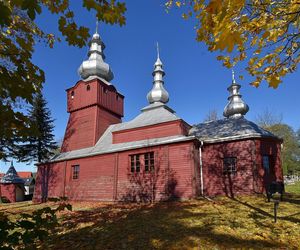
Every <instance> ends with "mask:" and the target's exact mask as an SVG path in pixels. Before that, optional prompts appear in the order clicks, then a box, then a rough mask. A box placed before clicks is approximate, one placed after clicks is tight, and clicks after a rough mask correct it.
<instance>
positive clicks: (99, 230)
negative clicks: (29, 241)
mask: <svg viewBox="0 0 300 250" xmlns="http://www.w3.org/2000/svg"><path fill="white" fill-rule="evenodd" d="M198 207H199V204H188V203H181V202H169V203H159V204H154V205H137V204H136V205H122V204H115V205H111V206H110V205H108V206H106V207H103V208H98V209H94V210H90V211H78V212H74V213H72V215H70V216H66V217H65V218H64V222H63V225H62V228H63V229H65V230H67V232H66V233H65V234H62V235H57V236H55V237H54V238H52V239H50V240H49V241H48V242H46V243H45V245H44V246H43V247H45V248H47V249H49V248H50V249H76V248H78V249H79V248H80V249H81V248H82V249H189V248H192V247H199V248H204V249H205V248H207V247H212V248H214V247H218V246H219V247H221V248H235V247H245V248H282V247H285V246H286V245H284V244H283V243H279V242H271V241H268V240H267V239H246V237H245V238H243V239H242V238H238V237H236V236H235V235H234V234H230V232H226V230H224V232H220V231H217V230H215V226H216V225H218V223H219V221H218V220H214V218H218V216H220V215H219V214H218V212H217V211H208V212H203V213H202V212H193V209H194V208H198ZM201 211H202V210H201ZM206 216H207V218H206ZM210 216H211V217H210ZM199 218H200V219H201V218H202V220H199ZM195 222H196V223H195ZM80 223H87V224H88V226H86V227H84V228H80V226H79V225H80ZM89 223H91V224H89ZM76 227H77V228H76ZM78 227H79V228H78ZM62 228H61V229H62ZM61 229H60V230H61Z"/></svg>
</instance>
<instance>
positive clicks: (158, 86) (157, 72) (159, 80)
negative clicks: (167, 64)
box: [147, 43, 169, 104]
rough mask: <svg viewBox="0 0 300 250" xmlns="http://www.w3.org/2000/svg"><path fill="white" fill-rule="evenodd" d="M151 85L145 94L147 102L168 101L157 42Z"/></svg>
mask: <svg viewBox="0 0 300 250" xmlns="http://www.w3.org/2000/svg"><path fill="white" fill-rule="evenodd" d="M152 75H153V78H154V79H153V87H152V89H151V91H150V92H149V93H148V95H147V99H148V102H149V103H150V104H152V103H164V104H165V103H167V102H168V101H169V93H168V92H167V91H166V89H165V88H164V80H163V77H164V75H165V72H164V70H163V64H162V62H161V60H160V57H159V46H158V43H157V59H156V62H155V64H154V70H153V73H152Z"/></svg>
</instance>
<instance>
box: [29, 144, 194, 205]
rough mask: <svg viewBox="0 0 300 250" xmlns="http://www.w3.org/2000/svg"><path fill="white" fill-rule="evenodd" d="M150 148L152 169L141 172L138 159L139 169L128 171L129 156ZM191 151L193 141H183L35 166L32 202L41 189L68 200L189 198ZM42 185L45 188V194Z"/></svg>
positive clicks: (192, 187) (192, 195) (41, 192)
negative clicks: (75, 171) (75, 170)
mask: <svg viewBox="0 0 300 250" xmlns="http://www.w3.org/2000/svg"><path fill="white" fill-rule="evenodd" d="M150 151H151V152H154V154H155V172H153V173H145V171H144V165H143V162H141V163H142V164H141V172H140V173H131V172H130V162H129V156H130V155H131V154H143V153H145V152H150ZM193 152H194V144H193V142H185V143H177V144H170V145H165V146H157V147H151V148H150V147H149V148H143V149H138V150H131V151H125V152H120V153H115V154H106V155H99V156H93V157H88V158H81V159H77V160H70V161H67V162H59V163H53V164H51V165H49V166H39V167H38V174H37V182H36V189H35V193H34V201H41V200H42V197H43V192H44V195H48V197H59V196H67V197H68V198H69V199H70V200H103V201H113V200H135V201H140V200H147V199H148V200H149V199H153V198H155V200H162V199H168V198H183V199H186V198H191V197H194V196H195V194H196V190H195V185H196V183H195V182H196V180H195V178H193V175H194V173H195V171H197V166H195V164H194V163H195V161H194V159H193ZM77 164H78V165H80V173H79V179H75V180H73V179H72V172H71V169H72V165H77ZM45 167H46V168H47V170H44V169H45ZM54 173H55V174H54ZM45 174H46V176H45ZM45 182H46V184H45ZM42 187H47V188H48V194H47V193H45V191H46V190H45V188H44V189H43V188H42Z"/></svg>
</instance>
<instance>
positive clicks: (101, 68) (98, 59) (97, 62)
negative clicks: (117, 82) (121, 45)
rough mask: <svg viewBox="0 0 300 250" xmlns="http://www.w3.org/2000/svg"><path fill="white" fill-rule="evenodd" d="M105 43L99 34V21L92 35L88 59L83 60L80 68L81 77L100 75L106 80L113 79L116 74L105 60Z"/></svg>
mask: <svg viewBox="0 0 300 250" xmlns="http://www.w3.org/2000/svg"><path fill="white" fill-rule="evenodd" d="M104 49H105V45H104V43H103V42H102V40H101V38H100V35H99V34H98V21H97V22H96V32H95V34H94V35H93V37H92V40H91V46H90V49H89V52H88V57H89V58H88V59H87V60H85V61H83V62H82V64H81V65H80V67H79V69H78V73H79V75H80V77H81V78H82V79H84V80H86V79H88V78H90V77H100V78H103V79H105V80H106V81H111V80H112V79H113V78H114V74H113V72H112V70H111V68H110V66H109V64H107V63H106V62H104V60H105V55H104V52H103V51H104Z"/></svg>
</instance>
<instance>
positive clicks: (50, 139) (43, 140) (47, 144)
mask: <svg viewBox="0 0 300 250" xmlns="http://www.w3.org/2000/svg"><path fill="white" fill-rule="evenodd" d="M53 122H54V120H53V119H52V118H51V112H50V110H49V109H48V108H47V102H46V100H45V99H44V97H43V95H42V94H41V93H38V94H36V96H35V97H34V100H33V105H32V107H31V109H30V110H29V126H30V129H29V131H30V135H28V136H27V137H26V139H24V141H23V143H22V144H21V145H18V149H17V150H16V153H15V155H16V156H17V158H18V159H19V160H20V161H23V162H32V161H37V162H44V161H47V160H48V159H49V158H50V157H51V156H52V155H54V151H55V150H56V149H57V144H56V142H55V140H54V135H53V129H54V125H53Z"/></svg>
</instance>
